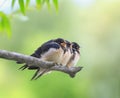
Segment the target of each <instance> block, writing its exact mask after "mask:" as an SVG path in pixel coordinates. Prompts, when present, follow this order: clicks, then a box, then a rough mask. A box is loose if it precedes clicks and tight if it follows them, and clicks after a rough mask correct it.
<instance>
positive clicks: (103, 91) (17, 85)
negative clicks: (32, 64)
mask: <svg viewBox="0 0 120 98" xmlns="http://www.w3.org/2000/svg"><path fill="white" fill-rule="evenodd" d="M86 4H87V3H86ZM51 8H52V9H51V10H50V11H49V10H48V9H47V6H44V7H43V8H42V9H41V10H34V9H31V10H28V11H27V16H28V17H27V18H26V16H21V15H19V14H14V15H13V16H12V17H13V18H12V19H11V23H12V32H13V33H12V36H11V38H8V37H7V36H6V35H5V34H2V33H1V34H0V49H4V50H9V51H15V52H19V53H23V54H27V55H30V54H31V53H33V52H34V50H36V48H38V47H39V46H40V45H41V44H42V43H44V42H45V41H47V40H50V39H54V38H58V37H61V38H65V39H67V40H70V41H76V42H77V43H79V44H80V46H81V50H80V52H81V59H80V60H79V62H78V64H77V66H83V67H84V68H83V69H82V71H80V72H79V73H78V74H77V75H76V77H75V78H70V77H69V76H68V75H67V74H64V73H61V72H52V73H51V74H48V75H45V76H43V77H41V78H40V79H38V80H36V81H30V78H31V76H32V75H33V74H34V71H29V70H25V71H19V70H18V68H19V67H20V66H21V65H17V64H16V63H15V62H13V61H7V60H3V59H0V98H120V1H119V0H101V1H100V0H97V1H95V0H94V2H92V3H91V4H88V5H84V6H83V5H78V4H76V3H75V2H74V0H60V2H59V11H58V13H56V11H55V8H54V7H53V6H51Z"/></svg>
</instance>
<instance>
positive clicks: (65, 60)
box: [61, 40, 72, 66]
mask: <svg viewBox="0 0 120 98" xmlns="http://www.w3.org/2000/svg"><path fill="white" fill-rule="evenodd" d="M65 41H66V46H67V47H66V52H65V53H64V54H63V56H62V60H61V65H62V66H66V64H67V63H68V61H69V59H70V57H71V55H72V44H71V43H70V42H69V41H67V40H65Z"/></svg>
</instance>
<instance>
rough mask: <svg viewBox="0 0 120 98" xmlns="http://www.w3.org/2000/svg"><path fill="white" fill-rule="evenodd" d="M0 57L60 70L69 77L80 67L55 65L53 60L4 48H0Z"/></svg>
mask: <svg viewBox="0 0 120 98" xmlns="http://www.w3.org/2000/svg"><path fill="white" fill-rule="evenodd" d="M0 58H3V59H8V60H13V61H18V62H23V63H27V64H30V65H32V66H33V65H37V66H38V67H42V68H45V69H48V68H49V69H50V70H54V71H61V72H64V73H67V74H69V75H70V77H74V76H75V75H76V73H77V72H79V71H80V70H81V69H82V67H71V68H67V67H65V66H61V65H57V64H55V63H53V62H47V61H42V60H41V59H38V58H35V57H32V56H28V55H24V54H20V53H16V52H9V51H6V50H0Z"/></svg>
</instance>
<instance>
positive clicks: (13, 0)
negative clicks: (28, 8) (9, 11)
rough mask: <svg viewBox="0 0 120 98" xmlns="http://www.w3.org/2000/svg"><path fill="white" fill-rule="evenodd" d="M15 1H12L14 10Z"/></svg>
mask: <svg viewBox="0 0 120 98" xmlns="http://www.w3.org/2000/svg"><path fill="white" fill-rule="evenodd" d="M15 1H16V0H12V8H13V7H14V5H15Z"/></svg>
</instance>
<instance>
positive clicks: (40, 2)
mask: <svg viewBox="0 0 120 98" xmlns="http://www.w3.org/2000/svg"><path fill="white" fill-rule="evenodd" d="M41 6H42V0H36V7H37V8H38V9H40V8H41Z"/></svg>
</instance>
